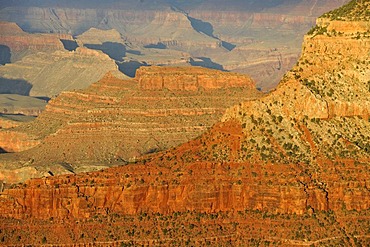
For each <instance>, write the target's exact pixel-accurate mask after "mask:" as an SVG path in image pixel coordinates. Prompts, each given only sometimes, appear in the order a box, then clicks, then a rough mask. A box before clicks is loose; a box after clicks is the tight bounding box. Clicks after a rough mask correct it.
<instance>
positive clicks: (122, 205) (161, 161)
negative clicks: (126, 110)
mask: <svg viewBox="0 0 370 247" xmlns="http://www.w3.org/2000/svg"><path fill="white" fill-rule="evenodd" d="M368 3H369V1H361V2H360V1H353V2H351V4H352V5H349V6H351V7H348V6H345V7H344V8H350V9H351V10H353V11H352V12H351V13H355V14H356V13H357V15H359V16H360V17H361V16H362V15H360V14H359V13H361V12H360V10H362V9H363V8H366V9H369V5H368ZM342 21H343V22H344V25H346V24H345V23H347V22H348V21H350V20H348V19H347V20H346V19H344V20H342ZM364 21H367V20H364ZM329 22H330V21H329ZM321 23H324V22H322V21H318V26H317V27H316V28H315V29H313V30H312V32H310V33H309V34H308V35H307V36H306V37H305V43H304V49H303V51H304V52H303V54H302V57H301V59H300V61H299V63H298V64H297V66H296V67H295V68H294V69H293V70H292V71H291V72H289V73H288V74H287V75H286V76H285V77H284V78H283V79H282V81H281V83H280V84H279V87H278V88H277V89H276V90H275V91H273V92H271V93H270V94H269V95H266V96H264V97H262V98H259V99H257V100H251V101H247V102H244V103H241V104H239V105H237V106H235V107H232V108H230V109H229V110H228V111H227V113H226V114H225V115H224V117H223V120H222V122H221V123H218V124H216V125H215V126H213V127H212V128H211V129H210V130H209V131H207V132H206V133H205V134H203V135H202V136H200V137H199V138H196V139H194V140H192V141H190V142H188V143H185V144H183V145H180V146H178V147H176V148H173V149H170V150H168V151H164V152H162V153H160V154H154V155H152V156H146V157H144V158H142V159H141V160H140V161H138V162H137V163H136V164H128V165H126V166H120V167H115V168H110V169H107V170H104V171H100V172H93V173H86V174H80V175H65V176H59V177H54V178H41V179H34V180H30V181H28V182H27V183H25V184H21V185H18V186H13V188H9V189H5V190H4V192H3V193H2V194H1V197H0V199H1V204H0V205H1V207H0V212H1V214H2V215H3V216H6V217H5V218H3V219H4V222H7V224H8V225H9V226H10V227H9V229H10V230H6V231H5V233H4V234H3V236H4V239H5V238H6V239H7V240H4V242H5V241H12V240H14V241H16V238H17V235H16V234H15V233H12V232H11V229H18V228H17V227H19V226H18V225H17V221H16V220H15V219H19V220H20V222H22V223H23V222H27V221H26V220H25V219H27V220H28V221H29V219H35V222H40V224H42V225H43V228H42V229H45V228H47V227H49V229H50V228H51V227H57V226H58V227H60V229H67V227H66V226H63V223H66V222H68V227H70V228H73V229H74V230H69V231H68V232H70V233H72V232H73V233H74V235H73V236H71V234H70V235H69V237H67V238H66V240H67V241H68V242H69V243H72V242H73V241H78V242H80V243H86V244H87V243H89V242H92V241H94V240H98V241H100V242H101V244H103V245H109V244H122V245H123V244H147V245H150V244H152V245H155V244H158V245H160V244H168V245H179V244H180V245H186V244H193V245H196V244H198V245H207V244H208V245H212V244H214V245H217V244H219V245H225V246H232V245H241V246H247V245H251V246H253V245H259V244H266V245H272V244H274V245H284V246H287V245H288V246H297V245H298V246H307V245H331V246H339V245H342V246H351V245H360V246H362V245H363V246H367V245H369V244H370V242H369V238H368V234H369V229H370V228H369V222H370V213H369V212H370V211H369V209H370V191H369V189H368V188H369V181H370V180H369V179H370V171H369V167H368V164H369V162H370V146H369V139H370V123H369V105H368V98H369V96H370V95H369V93H370V91H369V89H368V88H367V87H366V85H367V86H368V80H369V76H368V75H369V72H370V71H369V66H368V65H369V63H370V60H369V56H368V51H369V50H370V49H369V44H370V43H369V36H368V34H367V31H366V32H361V31H358V30H359V29H354V30H353V32H348V33H347V34H340V35H335V34H334V32H328V31H327V26H326V24H325V25H323V24H321ZM325 23H328V21H325ZM329 25H330V23H329ZM353 26H357V25H353ZM346 29H347V28H346ZM357 37H358V38H357ZM333 44H335V46H334V45H333ZM349 47H350V48H351V49H352V50H351V51H352V52H351V54H349V51H348V50H347V48H349ZM326 58H327V61H326V62H323V61H324V60H325V59H326ZM102 100H105V99H102ZM71 218H72V220H71ZM62 220H63V222H62ZM122 220H123V221H125V224H122V223H119V222H122ZM126 222H127V223H126ZM80 223H83V224H80ZM145 224H148V225H149V226H148V225H145ZM80 225H83V226H80ZM188 225H189V226H188ZM94 227H95V228H97V227H98V229H99V230H95V231H94V232H93V233H92V234H91V235H88V236H85V235H84V236H83V237H82V235H81V233H82V232H84V231H86V229H94ZM121 227H122V228H121ZM132 227H135V231H132ZM24 229H29V228H26V226H25V228H24ZM119 229H120V230H119ZM130 229H131V230H130ZM35 231H36V230H35ZM56 232H57V230H53V231H51V233H48V234H47V236H46V235H45V234H44V235H43V236H44V237H45V240H50V243H57V242H58V238H57V234H56ZM77 234H78V235H77ZM20 236H21V239H22V237H26V238H27V239H31V238H29V237H27V235H26V234H20ZM85 237H86V238H88V239H89V240H85V239H84V238H85ZM41 238H42V237H40V236H39V238H38V239H32V241H33V242H35V243H37V241H41ZM59 241H60V240H59Z"/></svg>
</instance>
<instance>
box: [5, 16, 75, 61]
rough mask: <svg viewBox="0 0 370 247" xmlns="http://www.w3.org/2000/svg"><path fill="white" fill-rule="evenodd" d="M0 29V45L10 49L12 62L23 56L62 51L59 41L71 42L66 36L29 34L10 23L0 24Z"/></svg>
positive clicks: (69, 36) (62, 47) (69, 37)
mask: <svg viewBox="0 0 370 247" xmlns="http://www.w3.org/2000/svg"><path fill="white" fill-rule="evenodd" d="M0 29H1V34H0V44H2V45H6V46H8V47H9V48H10V51H11V53H12V60H13V61H16V60H19V59H21V58H22V57H23V56H24V55H25V54H31V53H36V52H40V51H44V52H53V51H56V50H64V46H63V44H62V42H61V41H60V40H61V39H63V40H73V38H72V36H71V35H68V34H29V33H26V32H24V31H23V30H22V29H21V28H20V27H19V26H18V25H17V24H15V23H10V22H0Z"/></svg>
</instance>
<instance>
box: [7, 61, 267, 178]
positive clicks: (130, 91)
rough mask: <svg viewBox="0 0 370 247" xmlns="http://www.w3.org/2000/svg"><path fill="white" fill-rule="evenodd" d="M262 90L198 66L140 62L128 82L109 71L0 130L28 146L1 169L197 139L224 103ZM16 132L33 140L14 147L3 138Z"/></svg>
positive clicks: (87, 161) (82, 160)
mask: <svg viewBox="0 0 370 247" xmlns="http://www.w3.org/2000/svg"><path fill="white" fill-rule="evenodd" d="M260 95H261V93H260V92H258V91H257V90H256V89H255V88H254V82H253V81H252V80H251V79H250V78H249V77H248V76H245V75H240V74H235V73H227V72H219V71H215V70H209V69H203V68H196V67H178V68H163V67H155V66H153V67H143V68H140V69H139V70H138V72H137V76H136V77H135V78H134V79H132V80H121V79H118V78H116V77H114V76H113V75H112V74H110V73H109V74H107V75H106V76H105V77H104V78H102V79H101V80H100V81H99V82H97V83H94V84H92V85H91V86H90V87H88V88H87V89H85V90H80V91H72V92H62V93H61V94H60V95H59V96H58V97H56V98H54V99H52V100H51V101H50V102H49V104H48V105H47V106H46V110H45V111H44V112H43V113H42V114H41V115H40V116H39V117H38V118H37V119H36V120H35V121H34V122H31V123H29V124H25V125H22V126H19V127H17V128H15V129H10V130H8V131H9V132H3V133H2V135H3V137H4V138H3V140H2V141H0V143H1V144H0V147H1V148H3V149H4V150H5V151H7V152H17V151H21V150H25V149H30V148H32V149H30V150H28V151H26V152H22V153H20V154H19V155H16V156H15V157H14V160H13V162H10V161H8V158H9V155H8V156H6V157H7V161H6V162H5V161H4V162H3V163H2V164H3V170H4V169H12V170H13V169H15V168H16V167H18V166H19V164H20V163H22V162H24V163H27V162H28V161H29V160H30V159H32V160H34V162H33V163H32V165H33V166H35V165H36V166H40V174H41V175H43V174H44V172H45V170H46V171H47V169H48V166H45V164H46V163H47V164H51V163H53V164H54V163H58V162H59V163H60V162H66V163H69V164H72V165H73V167H74V169H75V170H76V171H81V170H90V169H95V165H96V164H98V163H105V164H109V165H112V164H114V163H116V162H122V161H129V160H134V159H135V157H139V156H141V155H143V154H146V153H150V152H156V151H158V150H165V149H168V148H170V147H174V146H176V145H179V144H181V143H184V142H186V141H188V140H190V139H193V138H195V137H197V136H198V135H200V134H201V133H203V132H204V131H206V130H207V129H208V128H209V127H211V126H212V125H213V124H214V123H215V122H216V121H218V120H219V119H220V117H221V116H222V114H223V113H224V111H225V109H226V108H228V107H230V106H232V105H234V104H237V103H238V102H239V101H240V100H248V99H253V98H256V97H259V96H260ZM19 133H24V134H23V135H24V136H26V135H31V136H32V138H31V140H33V139H35V138H33V136H36V140H37V141H38V142H32V144H33V145H28V144H29V142H27V145H23V146H22V148H19V145H18V144H17V146H14V147H12V146H11V144H12V143H14V145H15V144H16V142H9V141H6V140H10V138H11V136H16V137H18V136H20V134H19ZM12 138H13V139H14V138H15V137H12ZM26 139H27V138H26ZM28 139H30V138H28ZM39 143H40V145H38V144H39ZM21 160H22V161H21ZM20 161H21V162H20ZM9 162H10V163H9ZM0 163H1V162H0ZM12 164H13V165H12ZM6 167H7V168H6Z"/></svg>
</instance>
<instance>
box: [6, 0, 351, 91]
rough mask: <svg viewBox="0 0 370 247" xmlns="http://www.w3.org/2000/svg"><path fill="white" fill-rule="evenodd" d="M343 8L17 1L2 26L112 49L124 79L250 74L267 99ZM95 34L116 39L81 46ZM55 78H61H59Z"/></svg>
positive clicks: (286, 3) (319, 4)
mask: <svg viewBox="0 0 370 247" xmlns="http://www.w3.org/2000/svg"><path fill="white" fill-rule="evenodd" d="M345 2H347V1H346V0H336V1H313V0H310V1H296V2H294V3H293V2H291V1H278V2H276V3H270V2H269V3H264V4H260V3H257V2H253V1H244V2H240V1H236V0H234V1H233V2H232V3H230V4H227V3H225V2H224V1H218V2H217V4H216V5H215V4H213V3H211V4H210V3H209V2H208V1H200V2H198V1H190V2H188V3H184V2H183V1H159V2H156V3H155V4H154V3H147V2H145V3H143V2H140V1H133V0H132V1H127V2H125V3H121V2H118V1H109V2H106V3H105V4H104V5H103V6H102V5H101V4H99V3H92V2H88V3H87V2H86V1H85V2H79V3H78V4H75V3H72V2H71V1H64V2H63V3H60V2H58V5H56V4H55V3H53V1H48V3H45V4H42V5H40V3H37V2H34V1H18V3H12V4H10V3H8V2H4V3H3V6H2V8H1V9H0V20H2V21H7V22H14V23H17V24H18V25H19V26H20V27H21V28H22V29H23V30H24V31H26V32H29V33H32V34H34V33H43V34H47V35H48V37H53V36H54V37H59V38H60V39H61V40H62V39H63V40H64V42H65V43H68V42H69V43H68V44H71V43H70V42H72V41H73V42H72V43H73V44H74V46H75V45H76V44H79V45H80V47H81V48H82V47H92V49H95V50H102V51H103V52H104V51H106V50H105V49H104V48H105V47H106V46H107V45H108V46H109V45H111V46H112V45H114V48H115V50H120V52H119V53H121V54H123V56H122V57H120V58H112V59H113V60H115V62H116V63H117V65H118V68H119V70H120V71H121V72H123V73H125V74H127V75H129V76H131V77H134V76H135V71H136V69H137V68H138V67H140V66H145V65H162V66H166V65H171V66H173V65H179V64H182V65H184V64H187V65H195V66H202V67H207V68H214V69H219V70H228V71H234V72H240V73H245V74H250V75H252V76H253V78H254V79H255V81H256V83H257V87H258V88H260V89H261V90H263V91H269V90H271V89H273V88H275V86H276V85H277V83H278V82H279V79H280V78H281V77H282V76H283V75H284V73H285V72H287V71H288V70H289V69H290V68H291V67H292V66H293V65H294V64H295V63H296V61H297V59H298V57H299V53H300V44H301V42H302V40H301V37H302V36H303V34H304V33H305V32H307V30H308V29H309V28H310V27H311V26H312V25H314V20H315V18H316V17H317V16H319V15H320V14H322V13H324V12H325V11H328V10H330V9H332V8H335V7H338V6H340V5H342V4H343V3H345ZM70 6H75V7H70ZM95 6H99V8H98V7H95ZM307 9H310V11H309V12H307V11H306V10H307ZM92 29H93V32H94V33H95V35H98V36H99V35H101V34H98V33H99V31H97V30H100V31H101V32H104V31H110V32H115V33H116V34H115V35H113V36H109V35H108V36H106V38H105V39H104V42H100V43H99V42H98V43H97V39H96V38H91V36H90V38H91V39H90V40H89V39H87V40H86V36H88V35H85V40H84V41H82V42H79V38H80V37H84V33H85V32H90V31H91V30H92ZM18 31H19V30H18ZM15 34H16V32H15ZM106 34H107V33H106ZM12 37H14V36H12ZM108 37H111V38H112V40H109V38H108ZM14 39H15V40H16V39H17V38H14ZM98 39H99V38H98ZM91 41H93V42H91ZM3 43H4V44H5V45H6V42H3ZM59 43H60V42H59ZM50 44H51V43H50ZM92 44H94V45H93V46H91V45H92ZM97 45H100V46H97ZM59 46H60V44H59ZM108 48H109V47H108ZM108 50H109V49H108ZM13 53H14V52H13ZM108 55H109V54H108ZM12 56H13V57H14V58H12V59H13V60H14V59H16V56H14V55H12ZM33 59H34V61H33V62H34V63H35V64H38V63H40V61H39V59H38V58H32V57H30V58H29V60H33ZM19 66H21V68H22V66H24V65H23V64H19ZM35 67H36V68H37V67H39V66H37V65H36V66H35ZM95 68H100V66H96V67H95ZM2 69H3V71H2V72H0V74H2V77H4V75H6V76H5V78H8V79H12V78H14V77H19V73H17V72H14V70H13V68H12V67H6V68H2ZM66 69H70V70H71V68H69V67H68V68H65V69H64V70H66ZM47 71H49V69H48V70H47ZM106 72H107V71H106ZM13 73H14V74H13ZM53 73H56V74H58V71H55V70H54V71H53ZM50 75H53V74H52V73H50ZM27 79H30V78H27ZM36 79H37V80H36ZM56 79H58V84H63V83H65V82H64V81H65V80H64V78H63V79H60V78H56ZM68 79H71V78H68ZM80 79H82V78H80ZM39 80H42V78H33V81H39ZM96 80H97V78H95V81H96ZM33 81H32V80H31V81H30V82H32V83H33ZM86 81H88V82H89V83H90V84H91V83H92V82H93V81H91V80H86ZM84 85H86V84H84ZM74 86H76V85H74ZM47 88H48V89H50V87H47ZM78 88H81V87H78ZM70 89H72V88H64V90H70ZM73 89H74V88H73ZM34 91H35V92H34V94H33V95H37V96H46V95H45V92H43V91H39V90H34ZM45 91H46V93H47V90H45ZM59 92H60V91H59ZM40 93H43V94H44V95H39V94H40ZM49 94H50V93H49Z"/></svg>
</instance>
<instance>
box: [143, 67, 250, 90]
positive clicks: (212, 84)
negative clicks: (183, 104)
mask: <svg viewBox="0 0 370 247" xmlns="http://www.w3.org/2000/svg"><path fill="white" fill-rule="evenodd" d="M136 78H137V80H138V82H139V87H140V88H141V89H144V90H164V89H168V90H175V91H176V90H185V91H199V90H212V89H223V88H242V87H243V88H250V89H253V88H254V87H255V84H254V82H253V81H252V79H251V78H250V77H248V76H245V75H241V74H236V73H224V72H220V71H216V70H209V71H207V72H205V71H204V70H202V69H200V68H196V67H183V68H161V67H150V68H147V67H142V68H140V69H139V70H138V71H137V73H136Z"/></svg>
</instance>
